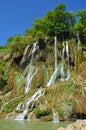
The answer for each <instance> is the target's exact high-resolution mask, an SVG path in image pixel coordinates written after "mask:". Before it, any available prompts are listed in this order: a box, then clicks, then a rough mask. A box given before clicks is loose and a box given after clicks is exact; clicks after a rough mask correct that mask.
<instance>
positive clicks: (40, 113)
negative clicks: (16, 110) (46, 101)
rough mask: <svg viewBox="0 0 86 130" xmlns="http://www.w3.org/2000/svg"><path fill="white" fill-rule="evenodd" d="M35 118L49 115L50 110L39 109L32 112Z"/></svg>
mask: <svg viewBox="0 0 86 130" xmlns="http://www.w3.org/2000/svg"><path fill="white" fill-rule="evenodd" d="M34 113H35V116H36V118H40V117H41V116H46V115H49V114H50V110H49V109H42V110H41V109H40V108H36V109H35V110H34Z"/></svg>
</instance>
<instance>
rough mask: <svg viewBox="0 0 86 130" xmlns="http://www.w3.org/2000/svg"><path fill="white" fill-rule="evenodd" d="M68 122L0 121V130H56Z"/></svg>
mask: <svg viewBox="0 0 86 130" xmlns="http://www.w3.org/2000/svg"><path fill="white" fill-rule="evenodd" d="M68 124H70V122H61V123H54V122H30V121H16V120H9V119H0V130H56V129H57V128H59V127H60V126H63V127H65V126H67V125H68Z"/></svg>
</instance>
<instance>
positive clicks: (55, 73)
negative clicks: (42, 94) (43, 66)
mask: <svg viewBox="0 0 86 130" xmlns="http://www.w3.org/2000/svg"><path fill="white" fill-rule="evenodd" d="M58 70H59V68H57V69H56V70H55V71H54V72H53V74H52V76H51V78H50V80H49V82H48V83H47V87H49V86H51V85H53V84H54V83H55V80H56V77H57V72H58Z"/></svg>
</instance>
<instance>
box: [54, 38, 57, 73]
mask: <svg viewBox="0 0 86 130" xmlns="http://www.w3.org/2000/svg"><path fill="white" fill-rule="evenodd" d="M54 46H55V70H57V68H58V66H57V37H56V36H55V42H54Z"/></svg>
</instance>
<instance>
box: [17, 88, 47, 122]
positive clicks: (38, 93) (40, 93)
mask: <svg viewBox="0 0 86 130" xmlns="http://www.w3.org/2000/svg"><path fill="white" fill-rule="evenodd" d="M44 90H45V89H43V88H42V87H41V88H39V89H38V90H37V91H36V92H35V93H34V94H33V96H32V97H31V98H29V99H28V100H27V101H26V104H25V109H24V111H23V113H21V114H19V115H18V116H17V117H16V119H15V120H24V118H25V115H26V114H27V112H28V109H29V107H30V103H31V102H34V101H37V100H38V99H39V98H40V97H41V96H43V95H44V92H45V91H44Z"/></svg>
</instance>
